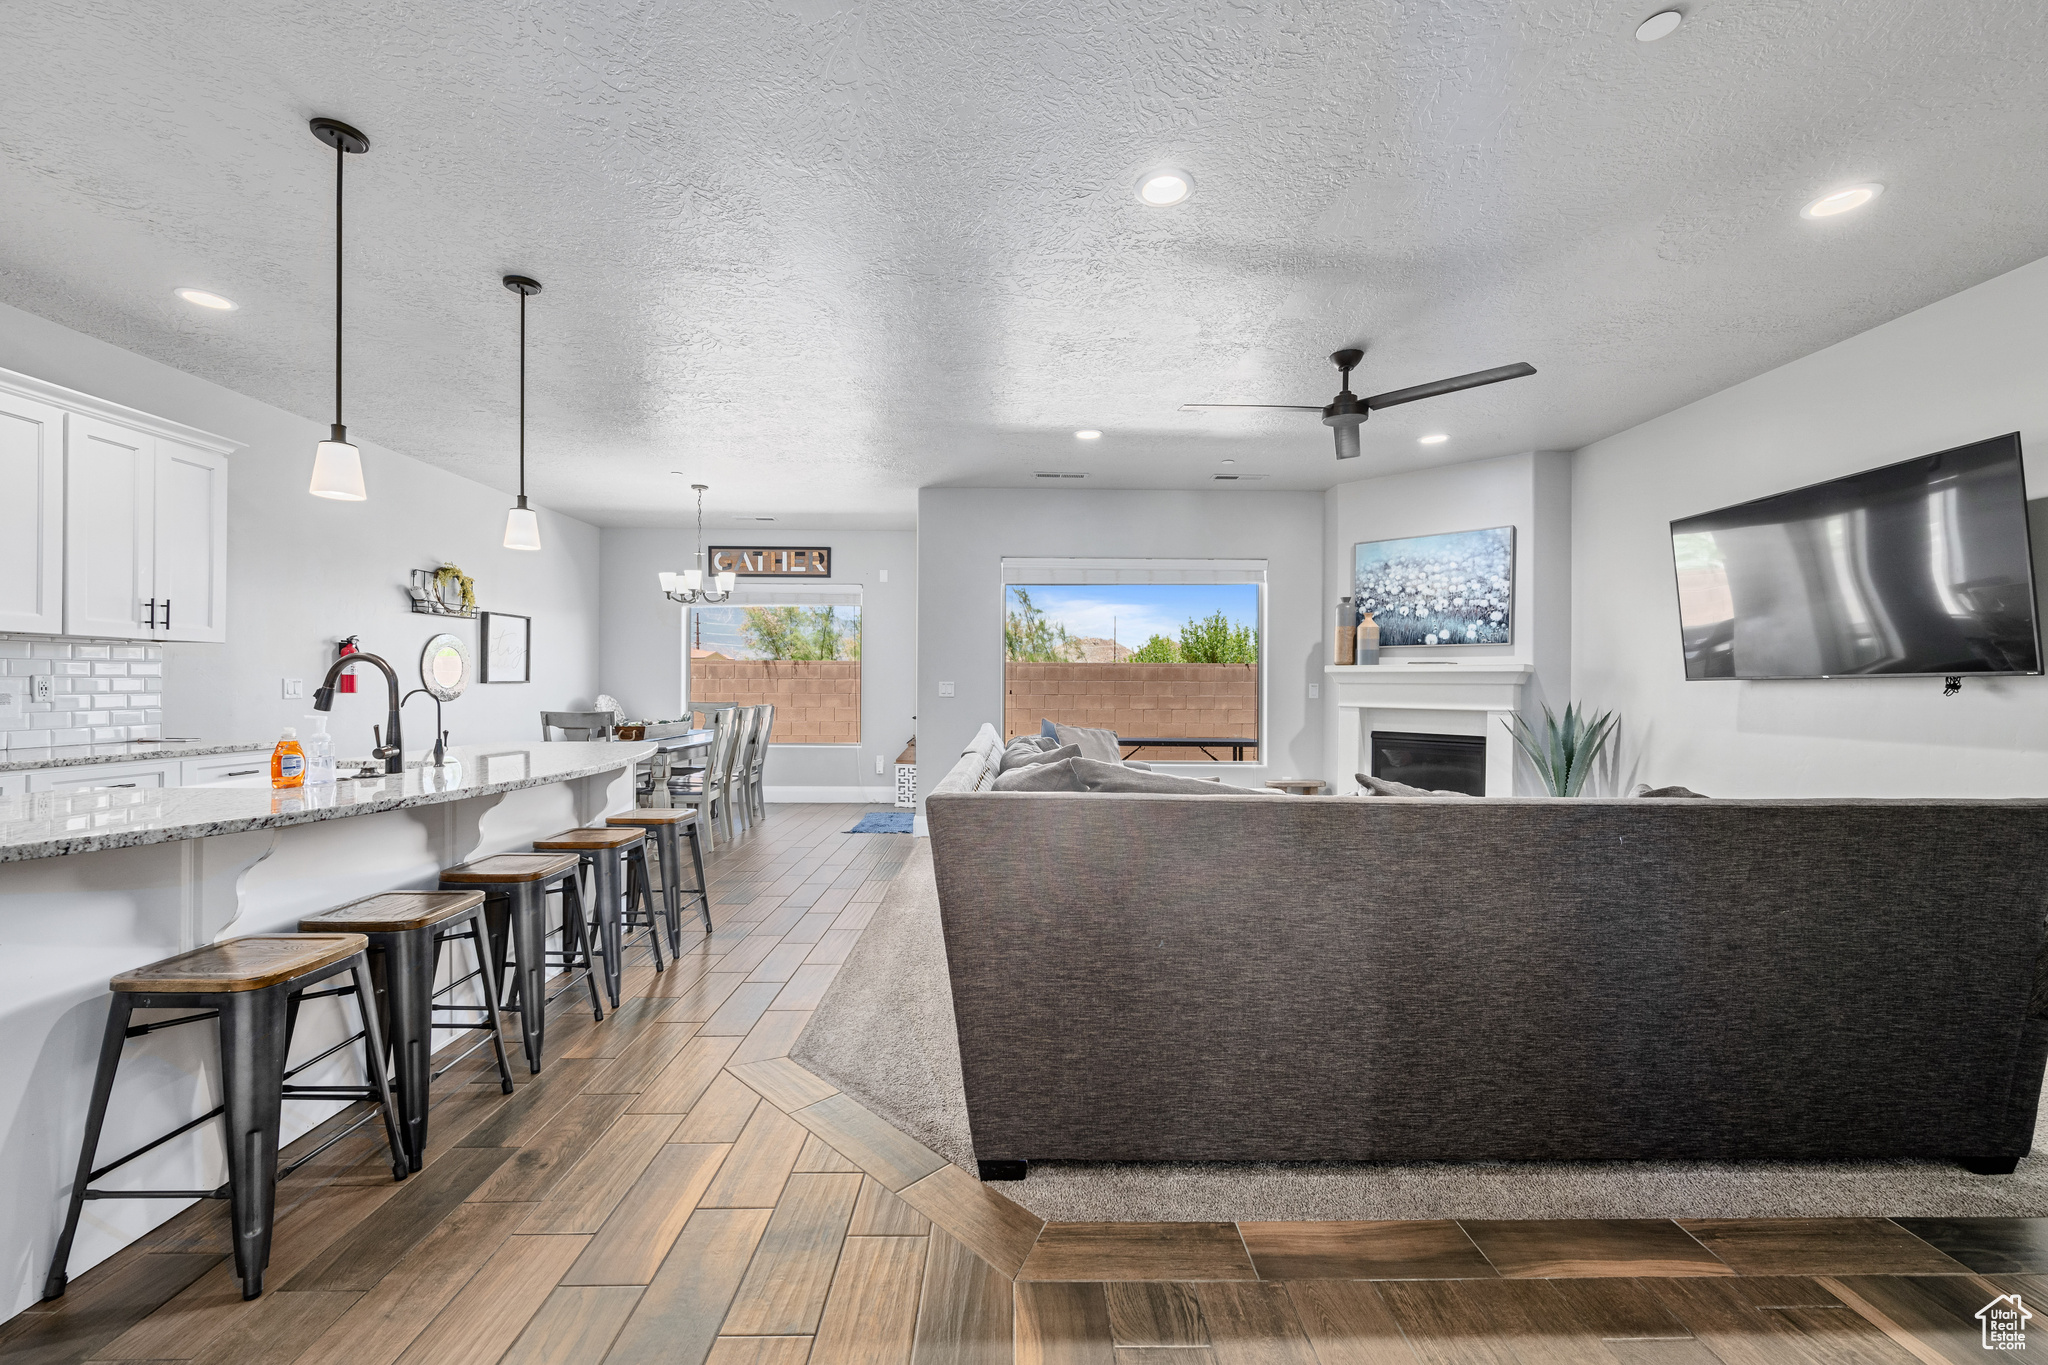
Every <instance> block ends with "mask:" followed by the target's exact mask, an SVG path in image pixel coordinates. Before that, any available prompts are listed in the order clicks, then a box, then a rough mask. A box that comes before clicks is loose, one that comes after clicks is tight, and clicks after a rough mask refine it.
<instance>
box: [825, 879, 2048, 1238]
mask: <svg viewBox="0 0 2048 1365" xmlns="http://www.w3.org/2000/svg"><path fill="white" fill-rule="evenodd" d="M791 1055H792V1057H794V1058H795V1060H797V1061H798V1062H800V1063H802V1064H803V1065H804V1066H806V1067H808V1068H809V1069H810V1070H812V1071H814V1072H816V1073H817V1074H818V1075H820V1076H822V1077H824V1078H825V1079H827V1080H829V1081H831V1082H832V1084H834V1085H836V1086H838V1087H839V1088H840V1089H841V1090H844V1091H845V1092H847V1093H848V1094H849V1095H851V1096H853V1097H854V1098H855V1099H857V1100H859V1101H860V1102H861V1103H862V1104H865V1105H866V1106H867V1107H868V1108H870V1109H872V1110H874V1111H875V1113H877V1114H879V1115H881V1116H882V1117H883V1118H885V1119H887V1120H888V1121H889V1122H891V1123H893V1124H894V1125H896V1127H898V1128H899V1129H901V1130H902V1131H904V1132H905V1133H908V1134H910V1135H911V1136H913V1137H915V1138H917V1139H918V1140H919V1141H920V1142H923V1143H924V1144H925V1145H926V1146H928V1147H930V1148H931V1149H932V1150H933V1151H935V1152H938V1153H939V1154H940V1155H941V1156H944V1157H945V1158H946V1159H947V1160H949V1161H952V1162H954V1163H955V1164H957V1165H959V1166H961V1167H963V1168H964V1169H966V1170H969V1171H972V1170H973V1169H974V1148H973V1144H972V1142H971V1141H970V1139H969V1137H968V1128H967V1106H966V1100H965V1097H964V1096H963V1095H962V1093H961V1087H960V1053H959V1047H958V1045H957V1043H956V1041H955V1038H954V1032H953V1000H952V991H951V988H950V985H949V983H948V980H947V976H946V945H945V939H944V936H943V934H942V933H941V930H940V927H939V901H938V889H937V887H936V885H935V884H934V882H933V879H932V861H931V845H930V844H929V843H927V842H922V841H920V842H919V843H918V844H916V845H915V847H914V848H913V850H912V852H911V855H910V859H909V861H908V862H907V863H906V864H905V866H904V869H903V871H902V873H901V874H900V875H899V876H898V877H897V878H896V880H895V881H894V882H892V883H891V884H890V887H889V892H888V894H887V896H886V897H885V898H884V900H883V902H882V904H881V906H880V907H879V908H878V909H877V910H876V912H875V916H874V919H873V920H872V921H871V922H870V923H869V925H868V927H867V929H866V931H865V932H863V933H862V934H861V936H860V940H859V942H858V943H856V944H855V945H854V948H853V951H852V952H851V953H850V954H849V955H848V957H847V960H846V963H845V965H844V966H842V967H841V968H840V970H839V974H838V976H837V977H836V978H834V980H833V982H832V985H831V987H830V989H829V990H827V991H826V993H825V997H824V999H823V1001H821V1002H820V1004H819V1006H818V1010H817V1012H816V1013H815V1014H814V1015H812V1017H811V1022H810V1024H809V1026H808V1027H807V1028H805V1030H804V1032H803V1036H802V1037H801V1038H799V1039H798V1040H797V1044H796V1047H795V1049H794V1050H793V1051H792V1053H791ZM2044 1140H2048V1132H2043V1133H2042V1134H2041V1135H2040V1136H2037V1137H2036V1139H2035V1145H2034V1146H2035V1150H2034V1155H2032V1156H2029V1157H2028V1158H2027V1159H2026V1160H2025V1161H2022V1162H2021V1163H2020V1167H2019V1170H2018V1171H2017V1172H2015V1173H2014V1174H2012V1175H2009V1176H1975V1175H1971V1174H1970V1173H1969V1172H1967V1171H1965V1170H1963V1169H1962V1168H1961V1167H1959V1166H1954V1165H1950V1164H1947V1163H1943V1162H1929V1161H1885V1162H1871V1161H1858V1162H1810V1163H1798V1162H1770V1163H1741V1164H1736V1163H1720V1162H1678V1161H1587V1162H1483V1163H1462V1162H1461V1163H1451V1162H1421V1163H1409V1164H1364V1163H1352V1162H1327V1163H1273V1164H1266V1163H1259V1164H1253V1163H1223V1162H1213V1163H1202V1162H1187V1163H1180V1162H1173V1163H1165V1162H1161V1163H1144V1162H1119V1163H1091V1162H1042V1163H1036V1164H1034V1165H1033V1166H1032V1167H1031V1174H1030V1178H1029V1179H1027V1180H1024V1181H1022V1182H1019V1183H1012V1184H1004V1185H1002V1186H1000V1187H999V1188H1000V1189H1001V1190H1002V1192H1003V1193H1004V1194H1006V1195H1008V1196H1010V1197H1011V1198H1012V1199H1014V1200H1016V1201H1017V1202H1018V1203H1020V1204H1022V1205H1024V1206H1025V1207H1026V1208H1028V1209H1030V1210H1031V1211H1032V1212H1033V1213H1036V1214H1037V1215H1039V1216H1040V1217H1041V1218H1047V1219H1052V1220H1055V1221H1061V1222H1210V1221H1216V1222H1229V1221H1253V1220H1262V1219H1273V1220H1290V1221H1291V1220H1303V1219H1369V1218H1772V1217H1781V1218H1825V1217H1907V1216H1916V1217H2006V1216H2013V1215H2025V1216H2031V1217H2039V1216H2044V1215H2048V1156H2044V1155H2043V1152H2042V1144H2043V1141H2044Z"/></svg>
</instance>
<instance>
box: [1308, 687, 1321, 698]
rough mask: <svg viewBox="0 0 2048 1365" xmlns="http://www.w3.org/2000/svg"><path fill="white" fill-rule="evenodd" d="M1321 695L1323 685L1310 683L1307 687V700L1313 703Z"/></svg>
mask: <svg viewBox="0 0 2048 1365" xmlns="http://www.w3.org/2000/svg"><path fill="white" fill-rule="evenodd" d="M1322 695H1323V685H1322V684H1321V683H1310V684H1309V685H1308V699H1309V700H1310V701H1314V700H1315V699H1316V698H1317V697H1320V696H1322Z"/></svg>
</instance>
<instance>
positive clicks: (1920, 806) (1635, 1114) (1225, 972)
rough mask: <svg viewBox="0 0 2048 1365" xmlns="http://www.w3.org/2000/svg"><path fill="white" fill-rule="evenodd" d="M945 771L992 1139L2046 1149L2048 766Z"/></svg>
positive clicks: (945, 845) (982, 1134)
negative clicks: (1972, 776) (1672, 788)
mask: <svg viewBox="0 0 2048 1365" xmlns="http://www.w3.org/2000/svg"><path fill="white" fill-rule="evenodd" d="M995 742H996V741H995V738H994V732H993V731H992V730H987V729H985V730H984V732H983V737H982V739H980V740H978V741H977V745H978V746H979V747H970V749H969V750H968V752H967V753H966V754H964V755H963V756H962V759H961V761H960V763H959V765H958V766H956V767H955V768H954V770H953V772H952V773H950V774H949V775H948V776H947V778H946V779H945V780H944V781H942V782H941V783H940V784H939V786H938V788H937V789H936V790H934V791H933V792H932V793H931V795H930V797H929V798H928V800H927V802H926V810H927V817H928V823H929V827H930V831H931V839H932V854H933V861H934V866H935V870H936V873H937V879H938V891H939V901H940V907H941V914H942V918H943V921H944V928H945V935H946V946H947V954H948V957H949V971H950V974H951V978H952V987H953V1004H954V1012H955V1019H956V1022H957V1025H958V1029H959V1039H960V1058H961V1066H962V1072H963V1076H964V1081H965V1088H966V1099H967V1109H968V1115H969V1118H970V1121H971V1125H972V1129H973V1137H974V1147H975V1152H976V1155H977V1157H978V1158H980V1159H981V1160H982V1162H983V1174H984V1176H986V1177H989V1178H1003V1177H1014V1176H1017V1175H1021V1174H1022V1171H1023V1166H1022V1163H1023V1162H1026V1161H1030V1160H1049V1159H1063V1160H1089V1161H1117V1160H1145V1161H1173V1160H1235V1161H1313V1160H1325V1159H1331V1160H1364V1161H1418V1160H1442V1161H1475V1160H1493V1159H1552V1160H1555V1159H1593V1158H1601V1159H1657V1158H1675V1159H1701V1160H1741V1159H1758V1158H1790V1159H1841V1158H1900V1157H1925V1158H1935V1159H1942V1160H1953V1161H1959V1162H1961V1163H1963V1164H1964V1165H1966V1166H1967V1167H1969V1168H1970V1169H1971V1170H1974V1171H1978V1172H1982V1173H1995V1172H2003V1171H2010V1170H2011V1169H2012V1167H2013V1165H2014V1163H2015V1162H2016V1161H2017V1160H2018V1159H2019V1158H2020V1157H2021V1156H2023V1155H2025V1154H2026V1153H2027V1151H2028V1150H2029V1148H2030V1146H2031V1143H2032V1138H2033V1131H2034V1112H2035V1105H2036V1102H2037V1100H2038V1098H2039V1095H2040V1088H2041V1079H2042V1070H2043V1065H2044V1062H2048V1018H2044V1013H2048V992H2044V991H2043V989H2042V984H2041V983H2042V979H2043V973H2042V970H2041V965H2040V964H2041V961H2042V957H2043V946H2044V931H2043V921H2044V913H2048V801H2036V800H2013V801H1938V800H1924V801H1920V800H1913V801H1852V800H1801V801H1757V800H1708V801H1700V800H1643V799H1626V800H1586V799H1578V800H1524V799H1499V800H1477V801H1475V800H1402V799H1387V798H1380V797H1371V798H1362V797H1287V798H1279V799H1275V798H1272V797H1267V796H1264V795H1257V796H1254V795H1231V794H1228V793H1227V792H1218V793H1216V794H1204V795H1153V794H1143V793H1134V794H1121V793H1119V794H1108V793H1100V792H998V791H991V790H988V789H987V784H988V781H989V774H990V771H991V769H992V767H993V762H994V758H993V757H992V756H991V755H990V753H989V752H987V750H988V748H989V746H990V745H992V744H994V743H995Z"/></svg>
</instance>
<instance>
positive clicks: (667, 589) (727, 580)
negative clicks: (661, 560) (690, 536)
mask: <svg viewBox="0 0 2048 1365" xmlns="http://www.w3.org/2000/svg"><path fill="white" fill-rule="evenodd" d="M677 472H678V473H680V472H681V471H680V470H678V471H677ZM690 487H692V488H694V489H696V490H697V567H696V568H694V569H685V570H683V571H682V572H681V573H664V574H662V575H661V595H662V596H663V597H666V598H667V599H668V600H669V601H671V602H681V603H682V604H683V605H684V606H689V605H691V604H692V603H712V602H723V601H725V599H726V598H728V597H731V596H732V590H733V587H734V585H735V584H737V583H738V582H739V580H740V576H739V575H738V574H736V573H732V572H730V571H728V572H726V573H722V574H719V575H718V576H717V583H718V586H717V587H716V588H715V589H714V588H712V587H711V586H710V585H709V584H707V583H706V582H705V581H704V494H705V493H706V492H707V491H708V490H709V489H710V487H711V485H710V484H708V483H693V484H691V485H690Z"/></svg>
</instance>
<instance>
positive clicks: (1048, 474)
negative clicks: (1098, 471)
mask: <svg viewBox="0 0 2048 1365" xmlns="http://www.w3.org/2000/svg"><path fill="white" fill-rule="evenodd" d="M1031 477H1032V478H1034V479H1085V478H1087V477H1088V476H1087V475H1086V474H1061V473H1057V472H1055V471H1053V470H1048V469H1041V470H1039V471H1038V472H1037V473H1035V474H1033V475H1032V476H1031Z"/></svg>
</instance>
